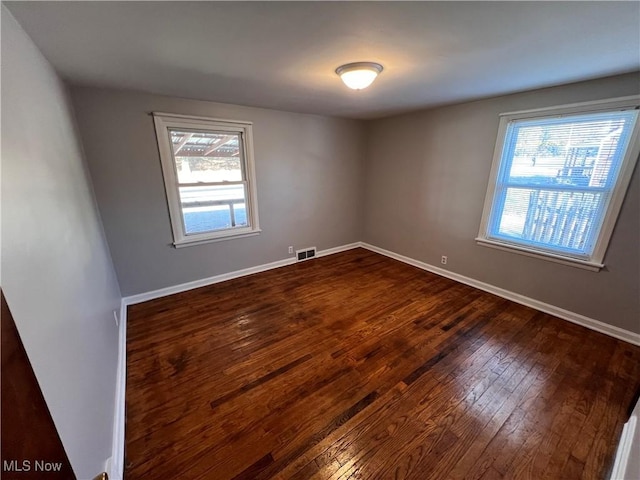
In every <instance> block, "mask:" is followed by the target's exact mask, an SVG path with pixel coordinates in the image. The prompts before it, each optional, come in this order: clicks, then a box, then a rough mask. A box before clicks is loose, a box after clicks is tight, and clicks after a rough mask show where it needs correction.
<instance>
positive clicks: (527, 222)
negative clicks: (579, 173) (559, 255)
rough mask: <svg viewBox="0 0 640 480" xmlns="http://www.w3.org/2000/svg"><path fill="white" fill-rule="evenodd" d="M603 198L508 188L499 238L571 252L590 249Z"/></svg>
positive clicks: (595, 194)
mask: <svg viewBox="0 0 640 480" xmlns="http://www.w3.org/2000/svg"><path fill="white" fill-rule="evenodd" d="M604 197H605V195H604V194H603V193H601V192H596V193H590V192H589V193H585V192H567V191H560V192H559V191H552V190H538V189H530V188H529V189H525V188H508V189H507V191H506V195H505V196H504V204H503V206H502V214H501V215H500V218H499V226H498V232H497V233H498V236H502V237H506V238H511V239H516V240H518V242H519V243H523V244H525V245H541V244H543V245H545V246H548V247H554V248H555V249H558V250H562V251H571V252H586V251H589V250H590V249H591V248H592V246H593V245H592V242H593V237H594V235H593V233H594V229H595V228H597V227H599V225H597V224H596V223H597V222H596V221H595V219H597V218H598V217H599V213H600V210H601V206H602V202H603V200H604Z"/></svg>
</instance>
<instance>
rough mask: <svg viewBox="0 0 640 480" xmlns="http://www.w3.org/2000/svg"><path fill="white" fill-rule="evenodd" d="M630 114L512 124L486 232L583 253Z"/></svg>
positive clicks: (596, 221)
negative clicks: (490, 226) (490, 219)
mask: <svg viewBox="0 0 640 480" xmlns="http://www.w3.org/2000/svg"><path fill="white" fill-rule="evenodd" d="M634 115H635V113H634V112H632V113H631V114H629V112H608V113H604V114H590V115H577V116H573V117H571V116H569V117H556V118H546V119H543V120H540V119H537V120H523V121H514V122H512V123H511V124H510V125H509V127H508V130H507V134H506V136H505V145H504V152H503V157H502V163H501V165H502V166H501V172H500V174H499V176H498V182H497V185H496V196H495V199H496V203H495V207H496V208H495V209H494V213H495V214H496V215H495V216H494V220H493V224H494V226H493V228H492V229H491V230H492V234H493V235H494V236H496V237H503V238H506V239H517V240H519V241H520V243H526V244H531V245H536V244H537V245H542V246H547V247H554V248H555V249H558V250H562V251H567V252H572V253H578V254H582V253H588V252H589V251H590V250H591V249H592V248H593V243H594V242H595V241H596V238H597V233H598V229H599V227H600V222H601V219H602V215H603V209H604V208H605V207H606V205H607V201H608V199H609V197H610V195H611V191H612V188H613V185H614V183H615V180H616V176H617V173H618V170H619V167H620V163H621V161H622V157H623V154H624V150H625V147H626V145H625V144H626V142H627V137H628V136H629V134H630V131H631V129H632V128H633V120H634Z"/></svg>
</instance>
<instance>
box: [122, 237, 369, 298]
mask: <svg viewBox="0 0 640 480" xmlns="http://www.w3.org/2000/svg"><path fill="white" fill-rule="evenodd" d="M360 246H361V243H360V242H355V243H349V244H347V245H340V246H338V247H333V248H328V249H326V250H319V251H317V252H316V257H325V256H327V255H333V254H334V253H339V252H344V251H346V250H351V249H353V248H358V247H360ZM294 263H296V259H295V257H290V258H284V259H282V260H276V261H275V262H271V263H265V264H263V265H257V266H255V267H249V268H244V269H242V270H235V271H233V272H228V273H222V274H220V275H214V276H213V277H207V278H202V279H200V280H194V281H192V282H187V283H181V284H180V285H174V286H171V287H166V288H161V289H159V290H152V291H150V292H145V293H139V294H137V295H131V296H128V297H124V298H123V299H122V302H123V303H124V304H125V305H135V304H136V303H142V302H147V301H149V300H154V299H156V298H161V297H166V296H168V295H173V294H174V293H180V292H186V291H188V290H193V289H194V288H200V287H206V286H208V285H213V284H214V283H220V282H224V281H227V280H232V279H234V278H239V277H244V276H246V275H252V274H254V273H260V272H265V271H267V270H272V269H274V268H280V267H284V266H287V265H292V264H294Z"/></svg>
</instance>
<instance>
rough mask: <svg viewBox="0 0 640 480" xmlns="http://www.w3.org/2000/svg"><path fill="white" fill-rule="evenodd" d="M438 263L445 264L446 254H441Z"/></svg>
mask: <svg viewBox="0 0 640 480" xmlns="http://www.w3.org/2000/svg"><path fill="white" fill-rule="evenodd" d="M440 263H441V264H443V265H446V264H447V256H446V255H442V258H441V259H440Z"/></svg>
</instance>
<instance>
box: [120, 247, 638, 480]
mask: <svg viewBox="0 0 640 480" xmlns="http://www.w3.org/2000/svg"><path fill="white" fill-rule="evenodd" d="M127 337H128V338H127V425H126V442H127V450H126V456H127V458H126V469H125V478H126V479H127V480H136V479H151V480H155V479H158V478H171V479H173V478H180V479H184V480H209V479H215V480H218V479H220V480H224V479H252V480H253V479H255V480H258V479H279V480H291V479H295V480H308V479H311V478H318V479H322V480H327V479H367V480H368V479H378V478H379V479H387V478H394V479H415V480H428V479H432V478H433V479H441V478H449V479H502V478H550V479H554V478H558V479H563V480H565V479H568V480H569V479H574V478H575V479H578V478H603V477H604V476H605V475H606V472H607V471H608V469H610V467H611V463H612V458H613V455H614V451H615V444H616V442H617V439H618V436H619V434H620V431H621V428H622V424H623V423H624V422H625V421H626V416H627V415H628V411H629V406H630V404H631V402H632V400H633V397H634V395H635V393H636V392H637V391H638V389H639V388H640V347H635V346H633V345H629V344H626V343H624V342H621V341H618V340H615V339H612V338H610V337H607V336H604V335H602V334H598V333H596V332H592V331H589V330H586V329H584V328H582V327H579V326H577V325H574V324H571V323H568V322H566V321H563V320H560V319H557V318H554V317H552V316H550V315H547V314H544V313H541V312H537V311H535V310H533V309H531V308H528V307H524V306H521V305H518V304H515V303H512V302H509V301H507V300H504V299H501V298H499V297H496V296H494V295H491V294H488V293H484V292H482V291H480V290H477V289H474V288H472V287H469V286H467V285H463V284H460V283H456V282H454V281H451V280H448V279H446V278H443V277H439V276H437V275H433V274H430V273H427V272H424V271H422V270H419V269H417V268H414V267H411V266H408V265H405V264H402V263H400V262H397V261H395V260H391V259H389V258H386V257H383V256H381V255H378V254H375V253H372V252H369V251H366V250H363V249H354V250H351V251H348V252H343V253H339V254H335V255H331V256H327V257H323V258H317V259H314V260H313V261H309V262H303V263H299V264H295V265H291V266H288V267H283V268H278V269H274V270H270V271H267V272H262V273H259V274H255V275H250V276H247V277H242V278H237V279H233V280H230V281H227V282H223V283H220V284H216V285H212V286H209V287H203V288H199V289H195V290H191V291H188V292H183V293H179V294H176V295H172V296H169V297H165V298H161V299H157V300H152V301H150V302H145V303H142V304H139V305H133V306H131V307H129V311H128V331H127Z"/></svg>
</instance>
